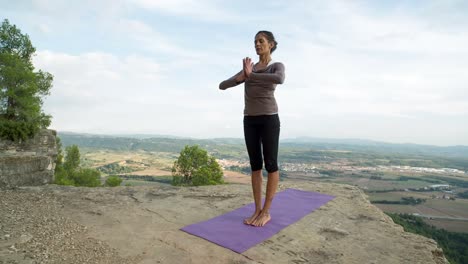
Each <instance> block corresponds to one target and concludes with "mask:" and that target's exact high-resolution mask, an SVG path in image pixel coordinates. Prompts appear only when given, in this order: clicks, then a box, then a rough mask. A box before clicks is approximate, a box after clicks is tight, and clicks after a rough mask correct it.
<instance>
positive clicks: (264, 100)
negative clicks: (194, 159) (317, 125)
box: [219, 31, 284, 226]
mask: <svg viewBox="0 0 468 264" xmlns="http://www.w3.org/2000/svg"><path fill="white" fill-rule="evenodd" d="M277 45H278V43H277V42H276V40H275V37H274V36H273V34H272V33H271V32H269V31H259V32H258V33H257V34H256V35H255V51H256V52H257V55H258V56H259V61H258V62H257V63H256V64H255V65H254V64H253V63H252V59H251V58H249V57H246V58H244V59H243V67H242V70H241V71H240V72H239V73H237V74H236V75H234V76H233V77H231V78H229V79H227V80H225V81H223V82H221V83H220V84H219V89H221V90H226V89H227V88H230V87H234V86H236V85H239V84H241V83H244V102H245V108H244V137H245V144H246V146H247V152H248V153H249V159H250V167H251V169H252V189H253V196H254V200H255V212H254V213H253V214H252V216H251V217H249V218H247V219H245V220H244V223H245V224H248V225H253V226H264V225H265V224H266V223H267V222H268V221H270V220H271V216H270V213H269V209H270V206H271V203H272V201H273V197H274V195H275V192H276V189H277V188H278V181H279V172H278V161H277V159H278V140H279V132H280V120H279V116H278V105H277V104H276V100H275V96H274V92H275V88H276V85H277V84H282V83H283V81H284V65H283V64H282V63H280V62H273V60H272V59H271V53H273V51H275V49H276V46H277ZM262 149H263V157H262ZM263 161H265V168H266V170H267V171H268V181H267V190H266V198H265V203H264V205H263V208H262V205H261V201H262V179H263V177H262V167H263Z"/></svg>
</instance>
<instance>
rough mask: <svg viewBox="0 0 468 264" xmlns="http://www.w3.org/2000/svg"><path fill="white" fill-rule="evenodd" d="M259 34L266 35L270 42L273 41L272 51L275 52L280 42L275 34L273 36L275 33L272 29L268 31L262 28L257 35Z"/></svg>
mask: <svg viewBox="0 0 468 264" xmlns="http://www.w3.org/2000/svg"><path fill="white" fill-rule="evenodd" d="M258 34H262V35H264V36H265V38H266V39H267V40H268V42H271V43H273V47H272V48H271V50H270V53H273V51H275V50H276V47H277V46H278V42H276V40H275V36H273V33H271V32H270V31H266V30H260V31H259V32H258V33H257V34H256V35H255V36H257V35H258Z"/></svg>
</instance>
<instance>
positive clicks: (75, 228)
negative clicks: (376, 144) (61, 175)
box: [0, 182, 447, 264]
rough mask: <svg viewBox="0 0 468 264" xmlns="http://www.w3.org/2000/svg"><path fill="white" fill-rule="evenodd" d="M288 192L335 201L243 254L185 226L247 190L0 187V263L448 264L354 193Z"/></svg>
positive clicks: (328, 189) (336, 189) (237, 202)
mask: <svg viewBox="0 0 468 264" xmlns="http://www.w3.org/2000/svg"><path fill="white" fill-rule="evenodd" d="M286 188H297V189H302V190H310V191H319V192H323V193H327V194H331V195H335V196H337V197H336V198H335V199H334V200H332V201H330V202H329V203H327V204H326V205H324V206H322V207H321V208H320V209H318V210H316V211H315V212H313V213H311V214H309V215H308V216H306V217H304V218H303V219H301V220H300V221H299V222H297V223H295V224H293V225H291V226H289V227H287V228H285V229H283V230H282V231H281V232H279V233H278V234H276V235H275V236H273V237H271V238H270V239H268V240H266V241H264V242H263V243H261V244H259V245H257V246H254V247H253V248H251V249H249V250H247V251H246V252H244V253H243V254H237V253H235V252H233V251H230V250H228V249H225V248H223V247H220V246H217V245H215V244H212V243H210V242H208V241H206V240H203V239H201V238H198V237H195V236H192V235H190V234H187V233H185V232H182V231H180V230H179V229H180V228H182V227H184V226H186V225H188V224H192V223H195V222H199V221H202V220H207V219H209V218H212V217H214V216H217V215H220V214H223V213H226V212H229V211H231V210H233V209H236V208H238V207H241V206H243V205H245V204H247V203H250V202H252V198H251V189H250V186H249V185H245V184H229V185H223V186H206V187H190V188H178V187H172V186H167V185H157V186H133V187H116V188H75V187H65V186H56V185H47V186H40V187H22V188H17V189H14V190H0V264H6V263H9V264H13V263H15V264H16V263H80V264H81V263H139V264H143V263H327V264H329V263H379V264H380V263H424V264H428V263H447V261H446V260H445V258H444V256H443V254H442V251H441V250H440V249H439V248H438V247H437V244H436V243H435V242H434V241H433V240H430V239H427V238H424V237H421V236H417V235H414V234H410V233H406V232H404V231H403V230H402V228H401V227H400V226H398V225H396V224H394V223H393V222H392V220H391V219H390V218H389V217H388V216H386V215H385V214H384V213H382V211H380V210H379V209H378V208H377V207H375V206H373V205H371V204H370V203H369V202H368V200H367V197H366V196H365V195H364V194H363V193H362V192H361V191H360V190H359V189H357V188H355V187H352V186H348V185H337V184H327V183H310V182H283V183H281V184H280V190H283V189H286ZM240 221H241V220H240Z"/></svg>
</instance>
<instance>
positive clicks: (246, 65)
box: [242, 57, 254, 79]
mask: <svg viewBox="0 0 468 264" xmlns="http://www.w3.org/2000/svg"><path fill="white" fill-rule="evenodd" d="M242 62H243V69H244V75H245V78H246V79H247V78H249V77H250V74H251V73H252V69H253V65H254V64H253V62H252V59H251V58H249V57H246V58H245V59H243V60H242Z"/></svg>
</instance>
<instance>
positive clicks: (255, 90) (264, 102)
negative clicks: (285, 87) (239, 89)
mask: <svg viewBox="0 0 468 264" xmlns="http://www.w3.org/2000/svg"><path fill="white" fill-rule="evenodd" d="M239 74H242V71H240V72H238V73H237V74H236V75H234V76H232V77H231V78H229V79H227V80H225V81H222V82H221V83H220V84H219V89H221V90H226V89H228V88H231V87H234V86H236V85H239V84H241V83H238V82H236V77H237V76H238V75H239ZM284 78H285V76H284V65H283V64H282V63H281V62H274V63H270V64H268V66H267V67H266V68H264V69H261V70H258V71H257V70H255V67H254V69H253V71H252V73H251V74H250V76H249V78H248V79H247V80H245V84H244V102H245V107H244V115H248V116H258V115H273V114H277V113H278V105H277V103H276V99H275V89H276V85H278V84H282V83H283V82H284Z"/></svg>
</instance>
